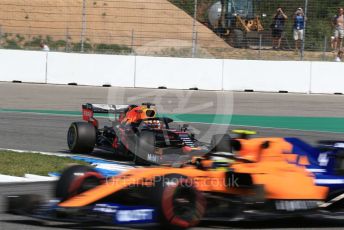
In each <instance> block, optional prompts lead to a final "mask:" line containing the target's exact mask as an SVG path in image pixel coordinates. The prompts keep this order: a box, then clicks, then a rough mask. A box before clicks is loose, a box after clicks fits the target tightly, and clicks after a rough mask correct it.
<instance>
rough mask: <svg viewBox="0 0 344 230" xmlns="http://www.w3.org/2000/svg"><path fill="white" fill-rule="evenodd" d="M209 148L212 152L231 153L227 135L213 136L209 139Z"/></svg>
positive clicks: (229, 138)
mask: <svg viewBox="0 0 344 230" xmlns="http://www.w3.org/2000/svg"><path fill="white" fill-rule="evenodd" d="M211 148H212V150H213V151H214V152H227V153H230V152H232V147H231V137H230V136H229V135H228V134H215V135H213V137H212V138H211Z"/></svg>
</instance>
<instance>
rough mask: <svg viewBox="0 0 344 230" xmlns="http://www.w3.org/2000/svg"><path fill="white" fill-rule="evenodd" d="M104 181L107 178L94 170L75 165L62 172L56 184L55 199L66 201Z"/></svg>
mask: <svg viewBox="0 0 344 230" xmlns="http://www.w3.org/2000/svg"><path fill="white" fill-rule="evenodd" d="M104 181H105V178H104V177H103V176H102V175H101V174H100V173H99V172H97V171H96V170H95V169H94V168H92V167H89V166H85V165H73V166H71V167H68V168H66V169H65V170H64V171H63V172H62V174H61V176H60V179H59V180H58V181H57V183H56V187H55V197H56V198H59V199H61V200H66V199H68V198H70V197H72V196H75V195H78V194H80V193H83V192H85V191H87V190H89V189H92V188H94V187H96V186H98V185H100V184H102V183H104Z"/></svg>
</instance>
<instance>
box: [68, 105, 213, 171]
mask: <svg viewBox="0 0 344 230" xmlns="http://www.w3.org/2000/svg"><path fill="white" fill-rule="evenodd" d="M97 113H100V114H108V116H109V118H110V119H111V120H112V125H111V126H104V127H103V128H100V127H99V122H98V120H97V119H96V118H95V117H94V114H97ZM82 114H83V120H84V121H83V122H73V123H72V124H71V125H70V127H69V130H68V133H67V143H68V147H69V149H70V151H71V152H73V153H91V152H92V151H93V149H94V148H95V147H96V148H99V149H103V150H107V151H111V152H114V153H115V154H117V155H122V156H125V157H130V158H131V159H133V160H134V162H135V163H137V164H141V165H148V164H171V163H172V162H174V161H176V160H177V159H178V158H179V157H180V156H183V155H186V154H188V153H190V152H199V153H201V154H202V153H205V152H206V151H208V148H207V145H206V144H205V143H201V142H199V141H197V140H196V139H195V135H194V134H193V133H192V132H191V131H190V130H189V129H188V126H187V125H183V126H181V127H179V128H178V129H172V128H170V124H171V123H172V122H173V120H172V119H170V118H167V117H158V116H157V110H156V107H155V105H154V104H152V103H142V105H102V104H90V103H87V104H84V105H83V106H82Z"/></svg>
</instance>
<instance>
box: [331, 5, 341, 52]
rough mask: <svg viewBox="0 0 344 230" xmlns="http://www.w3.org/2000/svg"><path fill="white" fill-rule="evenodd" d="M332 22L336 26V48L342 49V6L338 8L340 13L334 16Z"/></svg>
mask: <svg viewBox="0 0 344 230" xmlns="http://www.w3.org/2000/svg"><path fill="white" fill-rule="evenodd" d="M332 24H333V26H334V38H335V41H334V49H335V50H340V49H341V48H342V39H343V36H344V10H343V8H342V7H340V8H338V14H337V15H336V16H335V17H334V18H333V21H332Z"/></svg>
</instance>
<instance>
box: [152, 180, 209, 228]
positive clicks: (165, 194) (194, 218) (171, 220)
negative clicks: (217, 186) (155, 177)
mask: <svg viewBox="0 0 344 230" xmlns="http://www.w3.org/2000/svg"><path fill="white" fill-rule="evenodd" d="M155 189H156V191H155V194H153V195H154V199H155V200H156V201H157V202H158V204H157V207H158V209H157V210H158V213H159V214H158V218H159V221H160V223H161V224H162V225H163V226H164V229H166V228H167V229H185V228H190V227H193V226H196V225H197V224H198V223H199V222H200V220H201V218H202V217H203V215H204V213H205V208H206V202H205V198H204V196H203V194H202V193H201V192H199V191H198V190H197V189H196V188H195V187H194V185H193V183H192V181H191V180H190V179H188V178H187V177H185V176H183V175H179V174H170V175H167V176H164V177H163V178H159V183H158V184H157V185H156V188H155Z"/></svg>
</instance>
